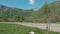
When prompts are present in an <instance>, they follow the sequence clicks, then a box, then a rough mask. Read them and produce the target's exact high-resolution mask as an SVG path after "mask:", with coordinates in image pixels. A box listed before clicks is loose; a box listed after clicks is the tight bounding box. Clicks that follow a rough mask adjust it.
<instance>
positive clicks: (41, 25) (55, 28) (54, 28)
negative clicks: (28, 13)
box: [0, 22, 60, 32]
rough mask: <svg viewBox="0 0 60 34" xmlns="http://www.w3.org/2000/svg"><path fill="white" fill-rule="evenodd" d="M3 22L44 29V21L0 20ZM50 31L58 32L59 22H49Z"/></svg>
mask: <svg viewBox="0 0 60 34" xmlns="http://www.w3.org/2000/svg"><path fill="white" fill-rule="evenodd" d="M0 23H5V24H21V25H24V26H28V27H36V28H39V29H46V26H47V24H45V23H19V22H13V23H12V22H0ZM50 31H55V32H60V24H50Z"/></svg>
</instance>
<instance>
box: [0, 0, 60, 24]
mask: <svg viewBox="0 0 60 34" xmlns="http://www.w3.org/2000/svg"><path fill="white" fill-rule="evenodd" d="M0 21H9V22H10V21H12V22H14V21H24V22H44V23H45V22H60V1H55V2H51V3H49V4H46V3H45V4H44V5H43V6H42V8H34V9H29V10H24V9H19V8H12V7H7V6H4V5H0Z"/></svg>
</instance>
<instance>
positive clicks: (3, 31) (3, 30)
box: [0, 23, 60, 34]
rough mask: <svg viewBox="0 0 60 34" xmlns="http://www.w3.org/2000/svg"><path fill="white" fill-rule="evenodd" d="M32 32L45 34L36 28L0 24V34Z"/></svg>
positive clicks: (25, 33) (54, 33) (50, 33)
mask: <svg viewBox="0 0 60 34" xmlns="http://www.w3.org/2000/svg"><path fill="white" fill-rule="evenodd" d="M30 31H34V32H35V34H46V31H45V30H42V29H38V28H31V27H26V26H22V25H16V24H1V23H0V34H28V32H30ZM49 34H60V33H58V32H49Z"/></svg>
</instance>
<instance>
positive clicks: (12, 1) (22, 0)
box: [0, 0, 52, 9]
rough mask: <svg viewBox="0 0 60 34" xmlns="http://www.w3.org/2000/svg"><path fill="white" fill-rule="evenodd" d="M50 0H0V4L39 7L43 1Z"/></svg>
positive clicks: (27, 7) (25, 7)
mask: <svg viewBox="0 0 60 34" xmlns="http://www.w3.org/2000/svg"><path fill="white" fill-rule="evenodd" d="M46 1H47V2H52V0H0V5H5V6H8V7H16V8H20V9H31V8H41V7H42V6H43V4H44V3H45V2H46Z"/></svg>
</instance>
